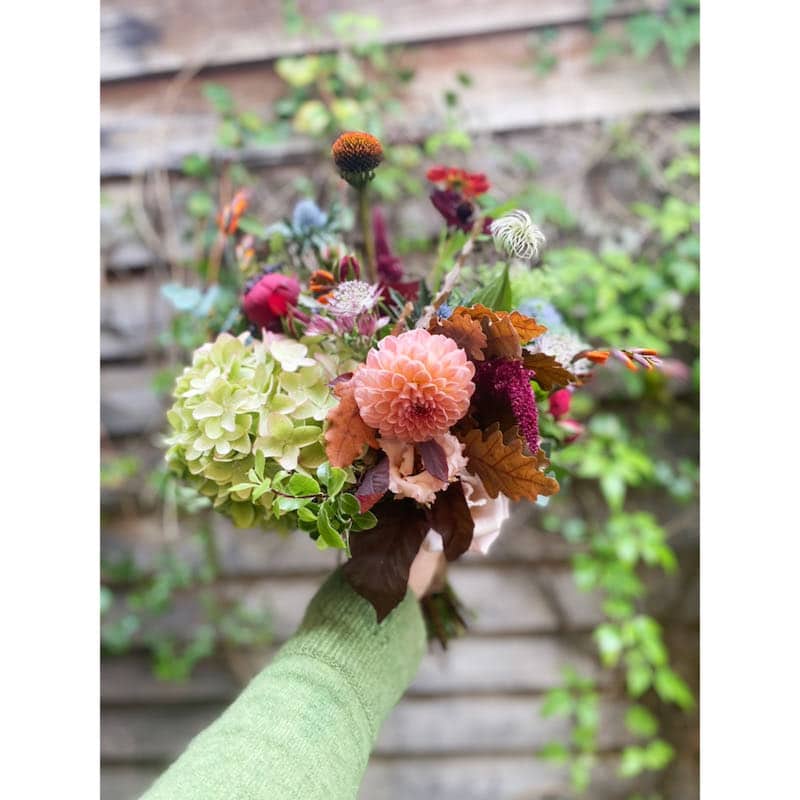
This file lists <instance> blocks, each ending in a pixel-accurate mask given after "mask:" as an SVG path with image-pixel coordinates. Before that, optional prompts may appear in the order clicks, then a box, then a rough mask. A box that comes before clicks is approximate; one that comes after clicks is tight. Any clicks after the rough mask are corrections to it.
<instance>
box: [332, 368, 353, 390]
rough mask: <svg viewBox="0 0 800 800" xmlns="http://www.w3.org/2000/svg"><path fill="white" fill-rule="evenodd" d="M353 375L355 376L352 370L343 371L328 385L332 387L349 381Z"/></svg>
mask: <svg viewBox="0 0 800 800" xmlns="http://www.w3.org/2000/svg"><path fill="white" fill-rule="evenodd" d="M352 377H353V373H352V372H343V373H342V374H341V375H337V376H336V377H335V378H334V379H333V380H332V381H329V382H328V386H330V387H331V389H332V388H333V387H334V386H336V385H337V384H339V383H344V382H345V381H349V380H350V378H352Z"/></svg>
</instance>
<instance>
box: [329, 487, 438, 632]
mask: <svg viewBox="0 0 800 800" xmlns="http://www.w3.org/2000/svg"><path fill="white" fill-rule="evenodd" d="M372 511H373V513H374V514H375V516H376V517H377V518H378V524H377V526H376V527H374V528H372V529H371V530H368V531H360V532H359V533H353V534H352V535H351V536H350V552H351V554H352V555H351V558H350V560H349V561H348V562H347V563H346V564H345V565H344V566H343V567H342V573H343V574H344V577H345V579H346V580H347V582H348V583H349V584H350V585H351V586H352V587H353V589H354V590H355V591H356V592H358V594H360V595H361V596H362V597H363V598H364V599H365V600H367V601H369V603H370V604H371V605H372V607H373V608H374V609H375V614H376V615H377V618H378V622H382V621H383V620H384V619H385V618H386V616H387V615H388V614H389V612H390V611H391V610H392V609H393V608H394V607H395V606H397V605H398V604H399V603H400V601H401V600H402V599H403V598H404V597H405V594H406V589H407V587H408V575H409V572H410V570H411V562H412V561H413V560H414V557H415V556H416V555H417V553H418V552H419V548H420V547H421V546H422V540H423V539H424V538H425V535H426V534H427V532H428V528H429V525H428V520H427V517H426V514H425V511H424V509H422V508H421V507H420V506H418V505H417V504H416V503H415V502H414V501H413V500H392V499H389V500H382V501H381V502H380V503H378V505H376V506H375V507H374V508H373V509H372Z"/></svg>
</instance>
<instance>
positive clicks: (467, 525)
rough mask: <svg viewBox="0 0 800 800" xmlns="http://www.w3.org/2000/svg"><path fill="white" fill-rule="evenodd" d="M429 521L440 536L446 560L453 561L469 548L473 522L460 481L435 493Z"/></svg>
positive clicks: (473, 528)
mask: <svg viewBox="0 0 800 800" xmlns="http://www.w3.org/2000/svg"><path fill="white" fill-rule="evenodd" d="M429 521H430V526H431V528H433V530H435V531H436V532H437V533H438V534H439V535H440V536H441V537H442V542H443V543H444V554H445V556H446V557H447V560H448V561H455V560H456V559H457V558H458V557H459V556H460V555H462V554H463V553H466V552H467V550H469V546H470V545H471V544H472V534H473V533H474V531H475V523H474V522H473V520H472V514H470V513H469V506H468V505H467V501H466V498H465V497H464V488H463V487H462V485H461V481H456V482H455V483H451V484H450V485H449V486H448V487H447V489H446V490H445V491H443V492H439V493H438V494H437V495H436V502H435V503H434V504H433V505H432V506H431V509H430V512H429Z"/></svg>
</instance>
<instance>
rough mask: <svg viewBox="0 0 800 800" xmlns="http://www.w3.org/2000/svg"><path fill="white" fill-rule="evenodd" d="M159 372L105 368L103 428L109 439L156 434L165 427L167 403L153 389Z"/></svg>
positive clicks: (154, 370) (142, 367) (123, 367)
mask: <svg viewBox="0 0 800 800" xmlns="http://www.w3.org/2000/svg"><path fill="white" fill-rule="evenodd" d="M157 372H158V369H157V368H156V367H155V366H153V367H148V366H106V367H104V368H103V370H102V371H101V373H100V425H101V429H102V430H103V432H104V433H106V434H108V435H109V436H112V437H113V436H131V435H138V434H147V433H154V432H156V431H160V430H163V428H164V412H165V411H166V407H165V404H164V403H163V402H162V401H161V400H159V398H158V397H157V396H156V395H155V393H154V392H153V389H152V385H153V379H154V378H155V376H156V373H157Z"/></svg>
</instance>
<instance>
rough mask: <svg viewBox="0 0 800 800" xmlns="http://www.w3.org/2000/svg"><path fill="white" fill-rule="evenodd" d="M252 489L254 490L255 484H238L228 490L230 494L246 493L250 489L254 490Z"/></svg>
mask: <svg viewBox="0 0 800 800" xmlns="http://www.w3.org/2000/svg"><path fill="white" fill-rule="evenodd" d="M252 488H253V484H252V483H237V484H236V485H235V486H231V488H230V489H228V491H229V492H246V491H247V490H248V489H252Z"/></svg>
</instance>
